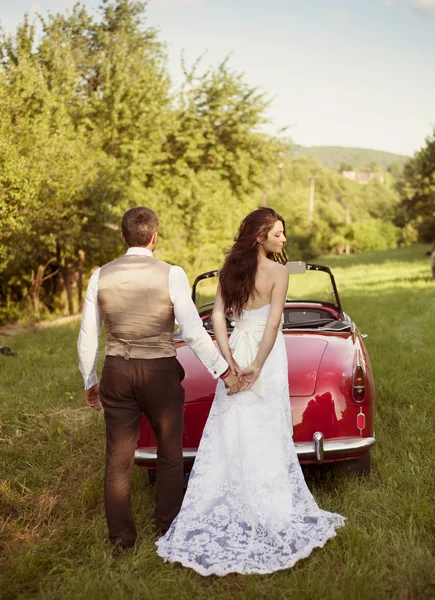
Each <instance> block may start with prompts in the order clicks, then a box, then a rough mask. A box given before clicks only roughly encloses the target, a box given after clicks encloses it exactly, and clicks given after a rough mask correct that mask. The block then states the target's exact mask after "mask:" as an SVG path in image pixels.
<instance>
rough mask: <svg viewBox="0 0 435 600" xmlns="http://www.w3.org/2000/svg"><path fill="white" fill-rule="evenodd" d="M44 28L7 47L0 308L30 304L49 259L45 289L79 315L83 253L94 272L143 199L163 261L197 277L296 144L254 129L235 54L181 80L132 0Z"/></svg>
mask: <svg viewBox="0 0 435 600" xmlns="http://www.w3.org/2000/svg"><path fill="white" fill-rule="evenodd" d="M41 26H42V36H41V37H40V39H39V41H38V42H36V40H35V36H34V29H33V27H32V26H30V25H29V23H28V21H27V19H25V20H24V23H23V25H22V26H21V27H19V28H18V30H17V32H16V35H15V36H9V37H8V38H5V39H3V41H2V44H1V45H0V52H1V57H2V68H1V71H0V110H1V113H2V115H4V118H3V119H2V121H1V123H0V218H1V222H2V227H1V230H0V247H1V251H0V252H1V256H0V259H1V266H0V305H3V306H4V307H6V306H9V305H10V303H11V301H12V302H22V303H24V302H27V301H28V298H29V293H28V290H29V287H30V285H31V280H32V277H34V275H32V273H33V274H35V273H36V272H37V270H38V268H42V267H43V266H44V265H46V264H47V263H48V265H47V267H46V269H47V271H44V275H46V276H47V277H49V279H45V280H44V281H43V282H42V287H41V289H40V290H39V289H38V290H37V294H41V299H42V301H43V303H45V305H46V306H47V307H48V308H49V309H50V310H55V309H56V307H58V305H59V297H60V296H61V295H62V294H65V293H66V294H67V296H68V301H69V302H68V303H69V310H70V312H72V311H73V310H74V309H75V308H74V306H75V301H73V298H72V293H73V291H74V290H75V289H78V287H81V284H80V286H79V280H80V281H81V278H82V270H83V264H82V263H83V260H82V258H81V257H83V256H84V257H85V265H84V268H85V271H87V272H89V271H90V270H91V268H92V267H94V266H96V265H99V264H102V263H104V262H107V261H108V260H112V259H113V258H115V257H116V256H118V255H119V254H120V253H121V252H122V246H121V243H120V241H119V226H120V219H121V216H122V214H123V212H124V211H125V210H126V209H128V208H129V207H131V206H135V205H149V206H151V207H152V208H153V209H154V210H155V211H156V212H157V213H158V215H159V217H160V222H161V229H160V233H161V236H160V239H161V243H160V245H159V249H158V256H159V257H160V258H163V259H165V260H168V261H169V262H179V263H181V264H183V266H184V267H185V268H186V269H187V270H188V272H190V273H192V272H193V270H197V269H202V268H203V267H204V266H205V265H207V266H209V264H210V263H211V262H212V263H213V265H212V266H215V265H216V264H219V263H220V262H221V260H222V255H223V252H224V250H225V249H226V248H227V247H228V245H230V243H231V241H232V236H233V235H234V231H235V229H236V227H237V224H238V222H239V221H240V219H241V218H242V217H243V216H244V214H246V212H248V211H249V210H251V209H253V208H255V203H254V201H253V199H252V197H251V194H252V192H253V190H254V189H255V188H256V187H257V186H259V185H260V184H261V183H262V181H263V174H264V170H265V168H267V166H268V164H269V163H270V162H272V161H274V160H275V158H276V156H277V153H278V152H279V151H282V150H283V149H285V148H286V145H285V143H281V142H278V140H275V139H271V138H268V137H267V136H266V135H264V134H261V133H259V131H258V129H259V126H260V125H261V124H263V123H264V122H265V117H264V112H265V109H266V107H267V101H266V100H265V98H264V96H263V94H261V93H260V92H258V90H256V89H255V88H250V87H249V86H248V85H247V84H246V83H245V82H244V80H243V77H242V76H241V75H239V74H237V73H234V72H232V71H231V70H230V69H229V67H228V64H227V61H224V62H223V63H222V64H221V65H218V66H217V67H216V68H212V69H210V70H206V71H205V72H200V65H199V62H197V63H196V64H195V65H194V66H193V68H191V69H187V68H186V67H185V82H184V84H183V85H182V88H181V90H180V91H176V90H175V91H174V90H172V89H171V82H170V78H169V75H168V69H167V63H166V55H165V49H164V45H163V43H162V42H161V41H160V40H159V39H158V36H157V33H156V31H155V30H154V29H152V28H149V27H146V24H145V8H144V5H143V4H142V3H140V2H136V1H134V0H115V1H113V2H103V4H102V6H101V8H100V19H98V20H95V19H94V18H93V17H91V16H90V14H88V13H87V11H86V9H85V8H83V7H82V6H80V5H76V6H75V7H74V8H73V10H72V11H71V13H70V14H67V15H63V14H56V15H49V17H48V18H47V19H44V18H41ZM18 248H19V249H20V251H19V252H17V249H18ZM49 261H50V262H49ZM51 275H53V277H51ZM33 292H34V290H33ZM34 295H35V294H33V296H34ZM33 296H32V301H34V299H33ZM79 303H80V298H79ZM3 313H4V314H5V313H7V314H10V316H11V317H12V316H13V315H12V313H10V312H9V313H8V311H7V310H6V308H4V311H3ZM14 315H15V313H14Z"/></svg>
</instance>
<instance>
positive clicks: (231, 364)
mask: <svg viewBox="0 0 435 600" xmlns="http://www.w3.org/2000/svg"><path fill="white" fill-rule="evenodd" d="M227 362H228V365H229V367H230V370H231V373H234V375H238V374H239V372H240V367H239V365H238V364H237V363H236V361H235V360H234V358H230V359H229V360H228V361H227Z"/></svg>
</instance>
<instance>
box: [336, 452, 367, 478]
mask: <svg viewBox="0 0 435 600" xmlns="http://www.w3.org/2000/svg"><path fill="white" fill-rule="evenodd" d="M340 465H341V466H342V468H343V469H344V471H345V472H346V473H350V474H353V475H357V476H358V477H364V476H365V475H368V474H369V473H370V468H371V461H370V452H367V453H366V454H364V456H361V458H356V459H354V460H346V461H343V462H342V463H340Z"/></svg>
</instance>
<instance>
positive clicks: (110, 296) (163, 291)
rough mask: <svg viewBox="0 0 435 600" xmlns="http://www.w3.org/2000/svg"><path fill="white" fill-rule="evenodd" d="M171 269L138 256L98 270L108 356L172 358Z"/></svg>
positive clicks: (157, 261)
mask: <svg viewBox="0 0 435 600" xmlns="http://www.w3.org/2000/svg"><path fill="white" fill-rule="evenodd" d="M170 268H171V267H170V265H168V264H167V263H164V262H162V261H160V260H156V259H155V258H152V257H151V256H144V255H138V254H126V255H125V256H123V257H122V258H119V259H118V260H115V261H113V262H111V263H109V264H107V265H104V267H101V271H100V276H99V279H98V306H99V309H100V313H101V316H102V318H103V321H104V324H105V326H106V332H107V343H106V355H107V356H123V357H124V358H125V359H129V358H164V357H170V356H175V354H176V351H175V344H174V324H175V317H174V306H173V304H172V301H171V298H170V295H169V285H168V277H169V269H170Z"/></svg>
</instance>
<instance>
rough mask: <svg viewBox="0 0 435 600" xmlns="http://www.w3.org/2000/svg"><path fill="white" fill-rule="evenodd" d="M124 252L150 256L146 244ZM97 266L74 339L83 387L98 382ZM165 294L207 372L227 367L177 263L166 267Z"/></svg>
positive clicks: (213, 373) (220, 372) (98, 318)
mask: <svg viewBox="0 0 435 600" xmlns="http://www.w3.org/2000/svg"><path fill="white" fill-rule="evenodd" d="M127 254H142V255H145V256H151V257H152V252H151V251H150V250H148V249H147V248H140V247H139V248H136V247H133V248H129V249H128V250H127ZM99 275H100V269H97V270H96V271H95V272H94V273H93V274H92V277H91V278H90V280H89V285H88V289H87V292H86V298H85V303H84V307H83V316H82V325H81V328H80V334H79V339H78V352H79V366H80V372H81V374H82V375H83V380H84V383H85V390H88V389H89V388H91V387H93V386H94V385H96V384H97V383H98V378H97V371H96V369H97V359H98V348H99V340H100V333H101V315H100V311H99V309H98V301H97V297H98V278H99ZM168 286H169V295H170V297H171V302H172V304H173V305H174V313H175V319H176V321H177V323H178V325H179V327H180V331H181V335H182V337H183V339H184V341H185V342H186V343H187V345H188V346H189V348H191V350H193V352H194V353H195V354H196V356H197V357H198V358H199V359H200V361H201V362H202V363H203V364H204V366H205V367H206V368H207V370H208V371H209V373H210V374H211V375H212V376H213V377H214V378H217V377H219V375H221V374H222V373H223V372H224V371H225V370H226V369H227V367H228V363H227V361H226V360H225V359H224V358H223V357H222V356H221V355H220V354H219V352H218V350H217V348H216V346H215V345H214V343H213V341H212V340H211V338H210V336H209V335H208V333H207V332H206V330H205V329H204V327H203V324H202V321H201V319H200V317H199V315H198V311H197V309H196V306H195V304H194V303H193V301H192V298H191V295H190V284H189V280H188V279H187V275H186V273H185V272H184V270H183V269H182V268H181V267H177V266H171V268H170V269H169V280H168Z"/></svg>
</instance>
